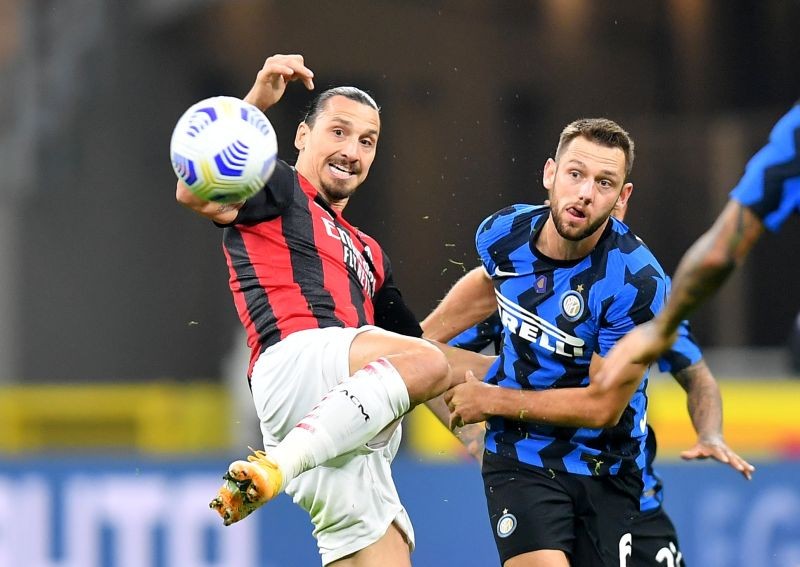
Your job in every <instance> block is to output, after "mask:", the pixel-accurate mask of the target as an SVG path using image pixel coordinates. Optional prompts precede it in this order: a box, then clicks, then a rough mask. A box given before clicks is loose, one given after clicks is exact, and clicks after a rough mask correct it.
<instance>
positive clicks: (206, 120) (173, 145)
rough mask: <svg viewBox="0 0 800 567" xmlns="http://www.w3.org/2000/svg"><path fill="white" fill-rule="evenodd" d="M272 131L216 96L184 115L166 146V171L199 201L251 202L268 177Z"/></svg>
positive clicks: (256, 113) (247, 108)
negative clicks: (168, 165) (169, 168)
mask: <svg viewBox="0 0 800 567" xmlns="http://www.w3.org/2000/svg"><path fill="white" fill-rule="evenodd" d="M277 152H278V141H277V138H276V137H275V130H274V129H273V128H272V124H270V122H269V120H267V117H266V116H264V113H263V112H261V111H260V110H259V109H258V108H256V107H255V106H253V105H252V104H249V103H247V102H245V101H243V100H240V99H238V98H235V97H229V96H217V97H211V98H207V99H204V100H201V101H200V102H198V103H195V104H193V105H192V106H191V107H189V109H188V110H187V111H186V112H184V114H183V116H181V118H180V120H178V123H177V124H176V125H175V129H174V130H173V132H172V139H171V141H170V158H171V160H172V168H173V169H174V170H175V173H176V174H177V176H178V177H179V178H180V179H181V180H182V181H183V182H184V183H185V184H186V186H187V187H188V188H189V190H191V191H192V193H194V194H195V195H197V196H198V197H200V198H201V199H203V200H205V201H214V202H217V203H237V202H241V201H244V200H246V199H248V198H249V197H252V196H253V195H255V194H256V193H258V191H260V190H261V188H262V187H264V184H265V183H266V182H267V180H268V179H269V177H270V175H272V172H273V170H274V169H275V160H276V159H277Z"/></svg>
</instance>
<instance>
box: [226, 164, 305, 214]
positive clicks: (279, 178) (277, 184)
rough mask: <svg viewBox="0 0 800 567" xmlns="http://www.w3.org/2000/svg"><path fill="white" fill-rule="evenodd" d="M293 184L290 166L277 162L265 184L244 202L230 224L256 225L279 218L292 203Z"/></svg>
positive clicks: (292, 170) (292, 173) (293, 177)
mask: <svg viewBox="0 0 800 567" xmlns="http://www.w3.org/2000/svg"><path fill="white" fill-rule="evenodd" d="M294 183H295V174H294V169H292V166H290V165H289V164H287V163H286V162H285V161H283V160H278V161H277V162H276V164H275V171H274V172H273V173H272V176H271V177H270V178H269V181H267V184H266V185H265V186H264V188H263V189H262V190H261V191H259V192H258V193H256V194H255V195H253V196H252V197H250V198H249V199H248V200H247V201H245V203H244V205H243V206H242V208H241V209H239V214H238V215H237V217H236V219H235V220H234V221H233V222H232V223H231V224H256V223H258V222H261V221H265V220H269V219H273V218H275V217H278V216H280V215H281V214H282V213H283V211H284V210H285V209H286V207H288V206H289V203H291V201H292V196H293V193H294Z"/></svg>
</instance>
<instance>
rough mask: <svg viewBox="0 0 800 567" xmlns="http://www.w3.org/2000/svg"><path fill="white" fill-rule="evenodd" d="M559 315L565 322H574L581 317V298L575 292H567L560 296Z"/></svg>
mask: <svg viewBox="0 0 800 567" xmlns="http://www.w3.org/2000/svg"><path fill="white" fill-rule="evenodd" d="M561 313H562V314H563V315H564V317H565V318H566V319H567V321H575V320H577V319H579V318H580V316H581V315H583V296H582V295H581V294H580V293H578V292H577V291H568V292H566V293H565V294H564V295H562V296H561Z"/></svg>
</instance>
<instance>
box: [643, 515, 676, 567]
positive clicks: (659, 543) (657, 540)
mask: <svg viewBox="0 0 800 567" xmlns="http://www.w3.org/2000/svg"><path fill="white" fill-rule="evenodd" d="M632 534H633V553H632V556H631V557H632V559H633V562H632V563H633V565H635V566H636V567H639V566H641V567H686V563H685V562H684V560H683V554H682V553H681V550H680V545H679V543H678V534H677V532H676V530H675V526H674V525H673V523H672V520H670V518H669V516H668V515H667V513H666V512H665V511H664V509H663V508H657V509H655V510H651V511H648V512H643V513H642V514H640V515H639V517H638V518H637V519H636V520H634V522H633V531H632Z"/></svg>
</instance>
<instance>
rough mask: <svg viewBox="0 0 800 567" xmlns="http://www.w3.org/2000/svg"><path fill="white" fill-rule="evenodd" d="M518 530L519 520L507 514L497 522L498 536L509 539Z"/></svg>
mask: <svg viewBox="0 0 800 567" xmlns="http://www.w3.org/2000/svg"><path fill="white" fill-rule="evenodd" d="M516 529H517V518H516V517H515V516H514V514H509V513H508V512H506V513H505V514H503V515H502V516H500V519H499V520H497V536H498V537H508V536H510V535H511V534H513V533H514V530H516Z"/></svg>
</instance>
